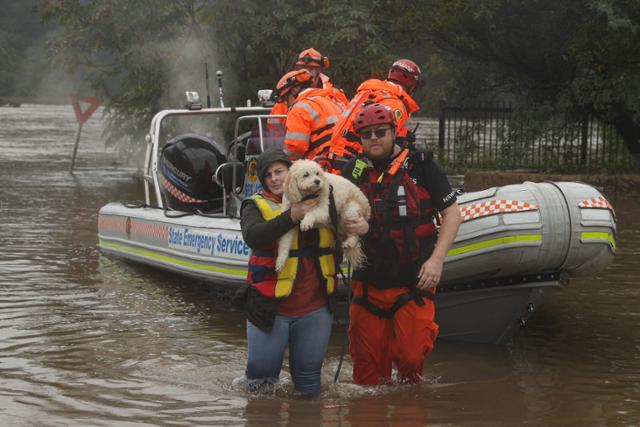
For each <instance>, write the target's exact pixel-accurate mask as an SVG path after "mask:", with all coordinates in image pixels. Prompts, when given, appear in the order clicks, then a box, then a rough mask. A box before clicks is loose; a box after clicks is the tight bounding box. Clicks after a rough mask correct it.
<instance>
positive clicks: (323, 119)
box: [284, 89, 342, 160]
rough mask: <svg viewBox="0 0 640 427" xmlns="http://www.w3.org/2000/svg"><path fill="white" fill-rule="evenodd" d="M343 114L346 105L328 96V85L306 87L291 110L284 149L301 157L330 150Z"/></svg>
mask: <svg viewBox="0 0 640 427" xmlns="http://www.w3.org/2000/svg"><path fill="white" fill-rule="evenodd" d="M341 114H342V109H341V108H340V107H339V106H338V105H337V104H336V103H335V102H333V101H332V100H331V99H330V98H329V97H327V96H326V94H325V89H306V90H304V91H302V92H301V93H300V95H298V97H297V98H296V102H295V104H293V106H292V107H291V109H289V113H288V114H287V122H286V127H287V133H286V135H285V138H284V152H285V153H286V154H287V156H289V158H290V159H291V160H297V159H300V158H306V159H313V158H314V157H316V156H318V155H320V154H323V153H324V152H326V151H328V147H329V144H330V142H331V135H332V134H333V127H334V126H335V124H336V122H337V121H338V119H339V118H340V115H341Z"/></svg>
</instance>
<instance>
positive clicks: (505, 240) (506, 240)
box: [447, 234, 542, 256]
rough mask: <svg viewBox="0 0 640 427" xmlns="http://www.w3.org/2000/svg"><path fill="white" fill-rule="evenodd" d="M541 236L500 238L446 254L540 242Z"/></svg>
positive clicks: (455, 249) (454, 249) (452, 254)
mask: <svg viewBox="0 0 640 427" xmlns="http://www.w3.org/2000/svg"><path fill="white" fill-rule="evenodd" d="M541 241H542V234H524V235H522V236H508V237H500V238H498V239H491V240H485V241H484V242H477V243H472V244H470V245H467V246H460V247H458V248H453V249H450V250H449V252H447V256H454V255H461V254H466V253H469V252H474V251H478V250H480V249H487V248H491V247H494V246H500V245H508V244H511V243H520V242H541Z"/></svg>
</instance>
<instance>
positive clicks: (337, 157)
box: [329, 59, 424, 169]
mask: <svg viewBox="0 0 640 427" xmlns="http://www.w3.org/2000/svg"><path fill="white" fill-rule="evenodd" d="M423 85H424V78H423V76H422V71H421V70H420V67H418V65H417V64H416V63H415V62H413V61H411V60H409V59H399V60H397V61H396V62H394V63H393V64H392V65H391V67H390V68H389V71H388V73H387V79H386V80H378V79H369V80H366V81H364V82H363V83H362V84H360V86H359V87H358V90H357V91H356V94H355V96H354V97H353V98H352V99H351V102H350V103H349V105H348V106H347V108H346V109H345V110H344V111H343V113H342V118H341V119H340V122H339V123H338V124H337V125H336V127H335V130H334V133H333V137H332V141H331V150H330V154H329V158H330V159H331V161H332V164H333V165H334V167H336V168H338V169H340V165H341V164H344V163H345V162H346V161H347V160H349V159H351V158H353V157H354V156H357V155H359V154H360V153H362V145H361V144H360V140H359V138H358V137H357V135H356V134H355V129H354V126H353V125H354V121H355V119H356V117H357V116H358V113H359V112H360V110H361V109H362V107H363V105H364V104H367V103H373V102H378V103H380V104H384V105H386V106H387V107H389V108H390V109H391V111H392V112H393V114H394V118H395V120H396V134H397V135H398V136H402V137H405V136H407V135H408V134H409V129H408V128H407V126H406V125H407V121H408V120H409V117H410V115H411V113H414V112H416V111H418V110H419V109H420V106H419V105H418V104H417V103H416V101H414V100H413V98H412V96H413V95H414V93H415V92H416V90H417V89H418V88H419V87H421V86H423Z"/></svg>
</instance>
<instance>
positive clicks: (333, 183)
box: [276, 160, 371, 271]
mask: <svg viewBox="0 0 640 427" xmlns="http://www.w3.org/2000/svg"><path fill="white" fill-rule="evenodd" d="M329 187H331V188H333V198H334V201H335V205H336V210H337V213H338V230H336V231H337V235H338V238H339V239H340V241H341V242H342V248H343V249H344V254H345V257H346V258H347V261H349V262H350V263H351V266H352V267H354V268H358V267H361V266H362V265H363V264H364V262H365V261H366V256H365V255H364V252H363V251H362V247H361V245H360V238H359V237H358V236H356V235H347V234H346V232H345V226H344V218H349V217H358V216H362V217H363V218H364V219H366V220H369V218H370V217H371V207H370V206H369V201H368V200H367V198H366V197H365V195H364V194H363V193H362V191H360V189H359V188H358V187H357V186H356V185H354V184H353V183H351V182H350V181H349V180H347V179H345V178H342V177H341V176H338V175H333V174H330V173H325V172H324V171H323V170H322V168H321V167H320V165H319V164H317V163H316V162H314V161H312V160H297V161H295V162H293V164H292V165H291V168H290V169H289V174H288V175H287V179H286V181H285V183H284V196H283V198H282V211H286V210H287V209H289V208H290V207H291V204H292V203H298V202H301V201H302V200H304V199H306V198H310V197H317V199H318V202H319V204H318V207H317V208H316V209H314V210H312V211H310V212H307V214H306V215H305V216H304V218H302V221H300V230H301V231H306V230H310V229H312V228H319V227H330V228H334V226H333V224H332V222H331V215H330V213H329ZM293 233H294V230H293V229H292V230H290V231H288V232H287V233H286V234H284V235H283V236H282V237H280V240H279V242H278V257H277V258H276V270H277V271H281V270H282V268H284V265H285V262H286V260H287V257H288V256H289V249H290V248H291V244H292V242H293Z"/></svg>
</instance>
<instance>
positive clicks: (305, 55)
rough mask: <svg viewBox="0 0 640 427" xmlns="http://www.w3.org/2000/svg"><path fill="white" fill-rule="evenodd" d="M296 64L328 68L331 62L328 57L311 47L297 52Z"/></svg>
mask: <svg viewBox="0 0 640 427" xmlns="http://www.w3.org/2000/svg"><path fill="white" fill-rule="evenodd" d="M296 65H297V66H301V67H320V68H322V69H325V70H326V69H327V68H329V65H331V63H330V62H329V58H327V57H326V56H323V55H322V54H321V53H320V52H318V51H317V50H315V49H314V48H312V47H311V48H309V49H305V50H303V51H302V52H300V53H299V54H298V60H297V61H296Z"/></svg>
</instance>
